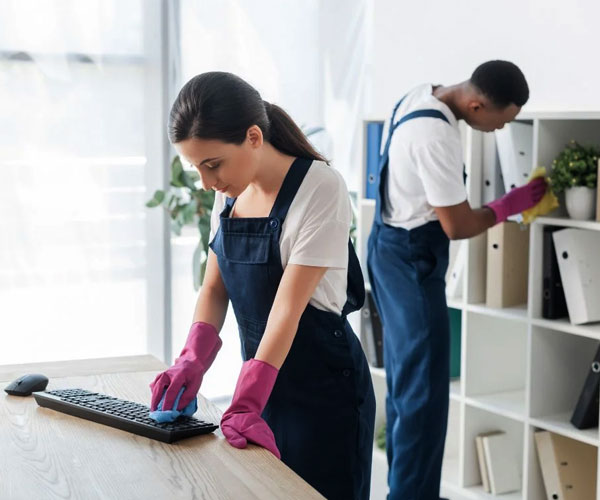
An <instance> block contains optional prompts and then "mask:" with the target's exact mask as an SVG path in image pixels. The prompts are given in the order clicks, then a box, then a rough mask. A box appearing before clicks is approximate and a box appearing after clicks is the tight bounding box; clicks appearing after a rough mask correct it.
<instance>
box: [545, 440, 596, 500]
mask: <svg viewBox="0 0 600 500" xmlns="http://www.w3.org/2000/svg"><path fill="white" fill-rule="evenodd" d="M534 437H535V444H536V448H537V453H538V459H539V462H540V468H541V470H542V478H543V480H544V487H545V488H546V498H547V499H548V500H595V499H596V475H597V471H596V469H597V463H598V462H597V455H598V454H597V450H596V447H595V446H592V445H590V444H587V443H582V442H580V441H576V440H574V439H569V438H567V437H564V436H560V435H558V434H554V433H552V432H548V431H541V432H536V433H535V434H534Z"/></svg>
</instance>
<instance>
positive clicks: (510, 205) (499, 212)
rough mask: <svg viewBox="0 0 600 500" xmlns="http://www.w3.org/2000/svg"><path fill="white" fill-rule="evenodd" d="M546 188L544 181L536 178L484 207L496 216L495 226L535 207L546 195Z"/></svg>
mask: <svg viewBox="0 0 600 500" xmlns="http://www.w3.org/2000/svg"><path fill="white" fill-rule="evenodd" d="M546 188H547V185H546V181H545V180H544V179H543V178H542V177H537V178H536V179H533V180H532V181H531V182H529V183H527V184H525V185H524V186H521V187H518V188H514V189H513V190H512V191H510V192H508V193H506V194H505V195H504V196H503V197H502V198H499V199H497V200H494V201H492V202H491V203H488V204H487V205H486V206H487V207H489V208H491V209H492V211H493V212H494V214H496V224H499V223H500V222H504V221H505V220H506V219H508V217H510V216H511V215H515V214H520V213H521V212H522V211H523V210H527V209H528V208H531V207H534V206H535V205H537V204H538V203H539V201H540V200H541V199H542V198H543V197H544V195H545V194H546Z"/></svg>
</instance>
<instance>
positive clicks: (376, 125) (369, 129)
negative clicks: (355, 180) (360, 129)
mask: <svg viewBox="0 0 600 500" xmlns="http://www.w3.org/2000/svg"><path fill="white" fill-rule="evenodd" d="M365 129H366V130H365V162H366V169H365V172H366V178H365V183H366V185H365V198H371V199H373V200H374V199H375V198H376V196H377V188H378V184H379V181H378V170H379V158H380V156H381V154H380V152H381V137H382V134H383V122H382V121H372V122H366V127H365Z"/></svg>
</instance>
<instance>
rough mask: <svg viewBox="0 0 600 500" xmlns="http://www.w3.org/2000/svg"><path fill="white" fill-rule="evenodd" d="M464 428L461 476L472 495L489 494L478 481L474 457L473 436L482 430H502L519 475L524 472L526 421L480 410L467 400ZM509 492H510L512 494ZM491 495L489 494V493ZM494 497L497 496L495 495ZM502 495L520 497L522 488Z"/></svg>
mask: <svg viewBox="0 0 600 500" xmlns="http://www.w3.org/2000/svg"><path fill="white" fill-rule="evenodd" d="M464 412H465V424H464V427H465V432H464V477H463V486H464V487H465V488H466V489H465V491H466V492H470V493H471V494H473V495H475V498H488V496H485V495H487V494H486V493H485V492H484V490H483V487H482V484H481V474H480V472H479V460H478V458H477V448H476V446H475V438H476V437H477V435H478V434H481V433H483V432H490V431H494V430H500V431H504V432H505V433H506V434H507V435H508V437H509V442H510V449H511V452H512V455H513V456H514V460H516V461H517V465H518V468H519V472H520V475H521V479H522V474H523V472H522V471H523V438H524V429H525V424H524V423H523V422H521V421H519V420H515V419H512V418H509V417H506V416H503V415H498V414H497V413H494V412H490V411H487V410H483V409H481V408H476V407H473V406H471V405H470V404H469V403H468V402H467V403H466V405H465V410H464ZM511 495H512V496H511ZM489 497H490V498H492V496H491V495H489ZM495 498H497V497H495ZM502 498H515V499H517V498H518V499H520V498H522V492H521V491H519V492H514V493H510V494H507V495H502Z"/></svg>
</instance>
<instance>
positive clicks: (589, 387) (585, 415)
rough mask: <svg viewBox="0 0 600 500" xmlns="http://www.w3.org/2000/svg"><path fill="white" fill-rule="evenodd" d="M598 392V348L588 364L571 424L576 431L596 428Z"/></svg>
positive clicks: (599, 371) (599, 377) (599, 378)
mask: <svg viewBox="0 0 600 500" xmlns="http://www.w3.org/2000/svg"><path fill="white" fill-rule="evenodd" d="M599 391H600V346H599V347H598V350H597V351H596V355H595V356H594V359H593V360H592V362H591V363H590V367H589V369H588V374H587V377H586V379H585V383H584V384H583V389H582V390H581V394H580V395H579V400H578V401H577V406H575V411H574V412H573V416H572V417H571V423H572V424H573V425H574V426H575V427H577V428H578V429H590V428H592V427H598V405H600V398H599Z"/></svg>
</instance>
